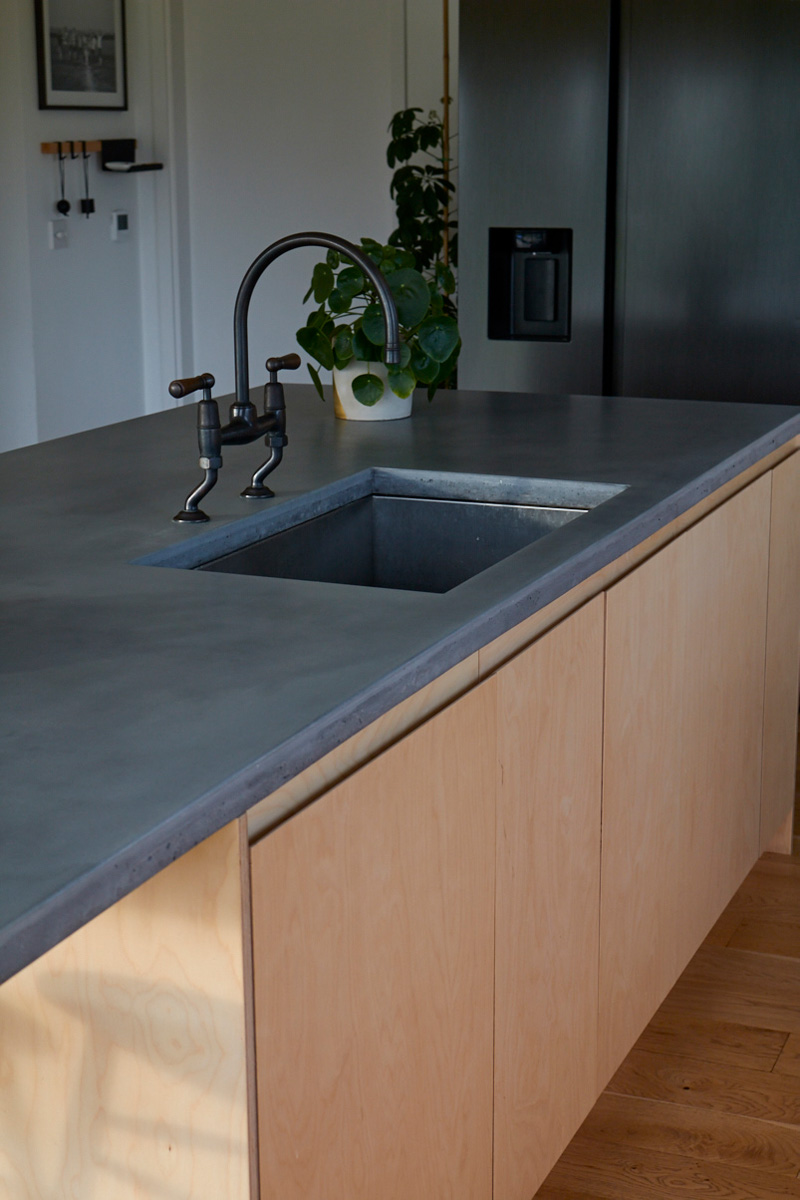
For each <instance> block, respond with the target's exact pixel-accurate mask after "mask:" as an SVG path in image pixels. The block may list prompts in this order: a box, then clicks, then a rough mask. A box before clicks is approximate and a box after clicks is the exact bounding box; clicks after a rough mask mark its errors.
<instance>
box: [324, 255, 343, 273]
mask: <svg viewBox="0 0 800 1200" xmlns="http://www.w3.org/2000/svg"><path fill="white" fill-rule="evenodd" d="M325 257H326V261H327V263H328V266H329V267H330V268H331V270H332V271H335V270H336V268H337V267H338V266H339V263H340V262H341V261H342V260H341V259H340V257H339V254H338V252H337V251H336V250H329V251H328V253H327V255H326V256H325Z"/></svg>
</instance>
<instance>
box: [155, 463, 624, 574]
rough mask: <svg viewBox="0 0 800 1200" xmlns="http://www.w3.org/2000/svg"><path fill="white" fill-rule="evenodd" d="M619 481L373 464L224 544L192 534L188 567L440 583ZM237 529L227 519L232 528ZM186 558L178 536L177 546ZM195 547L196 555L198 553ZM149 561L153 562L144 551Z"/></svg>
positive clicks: (508, 549) (479, 566)
mask: <svg viewBox="0 0 800 1200" xmlns="http://www.w3.org/2000/svg"><path fill="white" fill-rule="evenodd" d="M621 490H623V489H622V488H620V487H616V486H610V485H604V484H592V483H578V482H564V481H559V480H544V479H539V480H537V479H512V478H508V477H503V476H487V475H462V474H450V473H446V472H428V473H422V472H416V471H402V470H385V469H379V468H375V469H373V470H370V471H364V472H361V473H360V474H359V475H357V476H353V477H351V478H350V479H348V480H344V481H342V483H341V484H338V485H334V486H333V487H332V488H326V489H323V490H322V491H320V492H318V493H312V494H311V495H309V496H306V497H303V499H302V501H299V502H292V501H287V502H286V503H285V504H283V505H281V506H280V508H276V509H275V510H274V511H273V512H272V513H271V514H270V513H266V512H265V513H264V514H263V515H261V516H260V519H255V520H254V519H253V518H247V519H246V520H245V521H244V522H240V523H239V526H244V525H246V526H247V529H246V530H242V529H239V531H238V537H235V540H236V541H237V542H238V544H237V545H235V546H234V547H231V546H230V542H231V540H232V538H231V536H230V527H228V531H227V532H228V535H229V536H228V537H226V538H225V544H226V552H224V553H220V550H221V549H222V548H223V545H222V544H221V539H220V537H219V535H218V536H217V537H216V538H213V539H210V538H208V537H206V538H199V539H195V542H197V543H200V542H202V543H203V544H204V545H205V546H206V551H205V553H203V550H202V548H200V547H198V549H197V550H196V551H195V561H181V562H177V561H173V562H165V561H164V560H163V556H159V558H160V560H161V561H160V562H159V565H173V566H190V567H193V568H194V569H197V570H203V571H221V572H226V573H228V574H234V575H261V576H271V577H277V578H283V579H305V580H314V581H317V582H324V583H347V584H356V585H359V586H362V587H382V588H400V589H403V590H411V591H423V592H448V591H450V589H451V588H454V587H457V586H458V585H459V584H461V583H463V582H464V581H465V580H467V579H470V578H472V576H474V575H477V574H478V573H479V572H481V571H484V570H486V568H487V567H491V566H493V565H494V564H495V563H497V562H499V561H500V560H501V559H503V558H507V557H508V556H509V555H511V554H514V553H516V552H517V551H518V550H521V549H522V548H523V547H525V546H528V545H530V543H531V542H534V541H537V540H538V539H539V538H542V537H545V536H546V535H547V534H549V533H552V532H553V531H554V530H556V529H559V528H560V527H561V526H563V525H565V524H567V522H569V521H573V520H574V519H575V518H576V517H579V516H581V514H583V513H586V512H588V511H589V509H590V508H593V507H595V506H596V505H597V504H599V503H602V502H603V501H604V500H607V499H609V498H610V497H611V496H613V495H616V494H617V493H618V492H619V491H621ZM234 528H235V527H234ZM182 550H183V553H182V555H181V557H182V558H184V559H185V558H186V544H184V547H183V548H182ZM200 556H202V557H200ZM149 561H151V562H152V561H153V559H150V560H149Z"/></svg>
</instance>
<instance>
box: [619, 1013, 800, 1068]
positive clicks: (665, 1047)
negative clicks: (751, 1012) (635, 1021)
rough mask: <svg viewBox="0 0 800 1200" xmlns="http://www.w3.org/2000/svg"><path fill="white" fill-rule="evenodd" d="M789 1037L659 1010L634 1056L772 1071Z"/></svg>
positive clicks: (637, 1044) (765, 1030) (772, 1030)
mask: <svg viewBox="0 0 800 1200" xmlns="http://www.w3.org/2000/svg"><path fill="white" fill-rule="evenodd" d="M786 1038H787V1035H786V1034H785V1033H781V1032H780V1031H777V1030H774V1029H754V1028H751V1027H750V1026H747V1025H736V1024H733V1023H731V1022H727V1021H710V1020H705V1019H703V1018H702V1017H696V1018H692V1017H683V1016H682V1015H681V1014H679V1013H665V1012H663V1011H662V1010H660V1009H659V1011H658V1012H657V1013H656V1015H655V1016H654V1017H653V1019H652V1021H650V1023H649V1024H648V1026H647V1028H646V1029H645V1031H644V1033H643V1034H642V1036H641V1037H640V1038H639V1041H638V1042H637V1043H636V1045H635V1047H634V1050H633V1052H632V1053H636V1052H637V1051H640V1050H648V1051H651V1052H652V1053H654V1054H665V1055H672V1056H675V1057H683V1058H696V1059H702V1060H703V1061H704V1062H706V1063H724V1064H726V1065H728V1066H734V1067H745V1068H749V1069H750V1070H754V1071H771V1070H772V1068H773V1066H774V1065H775V1063H776V1062H777V1060H778V1056H779V1055H780V1053H781V1051H782V1049H783V1047H784V1045H785V1044H786Z"/></svg>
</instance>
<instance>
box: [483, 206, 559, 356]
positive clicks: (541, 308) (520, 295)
mask: <svg viewBox="0 0 800 1200" xmlns="http://www.w3.org/2000/svg"><path fill="white" fill-rule="evenodd" d="M571 290H572V230H571V229H490V230H489V337H490V338H493V339H505V340H514V339H519V340H527V341H540V342H568V341H569V339H570V299H571Z"/></svg>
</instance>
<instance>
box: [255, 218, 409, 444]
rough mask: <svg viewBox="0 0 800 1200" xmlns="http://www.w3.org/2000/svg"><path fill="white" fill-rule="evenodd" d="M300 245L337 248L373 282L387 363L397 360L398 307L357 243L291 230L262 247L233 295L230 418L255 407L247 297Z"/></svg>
mask: <svg viewBox="0 0 800 1200" xmlns="http://www.w3.org/2000/svg"><path fill="white" fill-rule="evenodd" d="M300 246H322V247H323V248H324V249H327V250H338V251H339V253H340V254H343V255H345V256H346V257H347V258H350V259H352V260H353V262H354V263H355V264H356V266H358V267H360V269H361V270H362V271H363V272H364V274H365V275H366V276H367V277H368V278H369V279H370V280H371V281H372V283H373V284H374V286H375V290H376V291H377V293H378V299H379V300H380V304H381V308H382V309H383V319H384V321H385V323H386V362H387V363H388V364H390V365H392V364H397V363H399V362H400V331H399V327H398V321H397V309H396V307H395V303H394V297H393V296H392V293H391V292H390V291H389V285H388V284H387V282H386V280H385V279H384V277H383V275H381V273H380V271H379V270H378V268H377V267H376V266H375V264H374V263H373V262H372V260H371V259H370V258H369V257H368V256H367V255H366V254H365V253H364V251H363V250H361V249H360V248H359V247H358V246H354V245H353V244H352V243H351V242H346V241H345V240H344V238H340V237H337V236H336V235H335V234H332V233H293V234H291V235H290V236H289V237H284V238H280V239H279V240H278V241H277V242H273V243H272V245H271V246H267V248H266V250H262V251H261V253H260V254H259V256H258V258H257V259H255V261H254V262H252V263H251V264H250V266H249V268H248V269H247V271H246V272H245V276H244V278H243V279H242V282H241V284H240V285H239V292H238V294H237V296H236V306H235V308H234V310H233V347H234V354H235V360H236V362H235V366H236V401H235V404H234V405H233V407H232V408H231V417H232V418H233V417H239V418H244V419H245V420H247V419H248V414H249V412H250V409H253V408H254V407H255V406H254V405H253V404H252V403H251V401H250V365H249V357H248V345H247V314H248V312H249V310H250V297H251V296H252V294H253V289H254V288H255V286H256V284H257V283H258V281H259V279H260V278H261V276H262V275H263V274H264V272H265V271H266V269H267V267H268V266H269V265H270V263H271V262H274V261H275V259H276V258H280V256H281V255H282V254H285V253H286V252H287V250H295V249H296V248H298V247H300Z"/></svg>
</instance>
